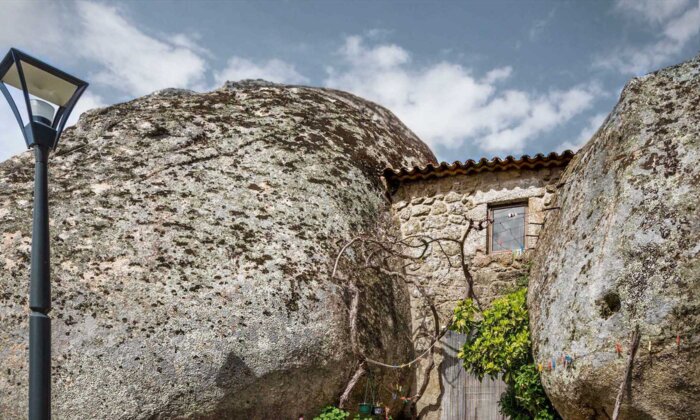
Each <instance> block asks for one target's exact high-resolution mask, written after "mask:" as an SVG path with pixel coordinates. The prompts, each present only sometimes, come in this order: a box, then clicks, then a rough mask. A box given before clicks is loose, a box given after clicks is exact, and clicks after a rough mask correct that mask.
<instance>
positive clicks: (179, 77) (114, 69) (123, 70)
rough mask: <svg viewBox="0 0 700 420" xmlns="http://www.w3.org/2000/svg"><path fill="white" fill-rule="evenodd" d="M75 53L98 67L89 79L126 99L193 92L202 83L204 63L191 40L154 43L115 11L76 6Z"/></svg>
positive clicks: (90, 5)
mask: <svg viewBox="0 0 700 420" xmlns="http://www.w3.org/2000/svg"><path fill="white" fill-rule="evenodd" d="M76 6H77V12H78V16H79V20H80V22H79V24H80V32H81V33H80V35H81V36H80V37H79V41H77V46H76V47H77V48H76V51H77V52H79V53H80V54H81V55H82V56H83V57H84V58H86V59H88V60H91V61H94V62H96V63H98V64H100V65H101V69H100V70H99V71H98V72H97V74H95V75H94V76H93V77H92V79H93V80H95V81H97V82H99V83H104V84H106V85H110V86H112V87H115V88H117V89H119V90H122V91H125V92H128V93H129V94H132V95H143V94H147V93H150V92H152V91H154V90H158V89H163V88H167V87H178V88H187V87H193V86H195V85H197V84H199V83H201V81H202V80H203V78H204V76H205V72H206V64H205V61H204V59H203V58H202V57H201V56H200V55H199V54H198V52H197V50H198V48H196V47H193V45H194V44H195V43H194V41H192V40H189V39H187V38H186V37H185V36H184V35H182V34H178V35H177V36H176V37H175V38H174V41H168V40H159V39H156V38H154V37H152V36H149V35H147V34H145V33H144V32H142V31H141V30H139V29H138V28H137V27H136V26H135V25H134V24H133V23H131V22H129V21H128V20H127V18H126V17H125V16H124V13H123V12H122V11H121V10H120V9H118V8H117V7H113V6H108V5H104V4H99V3H88V2H79V3H77V5H76Z"/></svg>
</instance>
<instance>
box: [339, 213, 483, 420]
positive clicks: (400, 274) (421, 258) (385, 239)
mask: <svg viewBox="0 0 700 420" xmlns="http://www.w3.org/2000/svg"><path fill="white" fill-rule="evenodd" d="M462 217H463V225H464V226H465V227H464V230H463V231H462V233H461V235H460V237H459V238H450V237H435V238H434V237H431V236H428V235H409V236H406V237H403V238H401V237H398V236H397V235H393V234H391V233H389V232H387V231H386V230H382V229H377V232H379V233H376V234H373V235H358V236H356V237H354V238H351V239H350V240H349V241H348V242H346V243H345V244H344V245H343V246H342V247H341V249H340V251H339V252H338V255H337V257H336V259H335V264H334V265H333V272H332V275H331V277H332V278H333V279H335V280H342V281H343V283H344V285H345V286H346V287H347V288H348V289H349V291H350V293H351V295H352V299H351V302H350V310H349V323H350V342H351V348H352V351H353V353H354V354H355V355H356V356H357V357H358V359H359V360H360V365H359V367H358V369H357V370H356V372H355V374H354V375H353V376H352V378H351V380H350V382H349V383H348V384H347V387H346V389H345V391H344V392H343V394H342V397H341V399H340V406H341V407H342V406H343V405H345V404H346V403H347V400H348V398H349V396H350V394H351V392H352V389H353V388H354V386H355V385H356V383H357V382H358V380H359V379H360V377H361V376H362V375H363V374H365V373H366V364H373V365H376V366H381V367H384V368H390V369H401V368H406V367H410V366H412V365H413V364H415V363H417V362H419V361H420V360H421V359H423V358H424V357H426V356H428V355H429V356H430V358H429V361H428V364H427V366H426V367H425V370H424V372H423V373H424V374H423V380H422V382H421V384H420V386H417V387H416V389H415V394H413V395H412V396H410V397H408V398H405V399H406V400H410V403H411V404H412V406H411V411H412V412H413V413H414V416H415V406H416V403H417V402H418V401H419V400H420V398H421V397H422V396H423V393H424V392H425V390H426V388H427V386H428V381H429V378H430V373H431V371H432V369H433V368H434V366H435V360H434V353H435V346H436V344H437V343H438V342H439V341H440V339H442V337H443V336H444V335H445V333H446V332H447V331H448V330H449V327H450V325H451V323H452V319H451V318H450V320H449V321H448V323H447V325H445V326H444V327H442V328H441V327H440V317H439V313H438V310H437V308H436V306H435V303H434V302H433V300H432V297H431V296H430V295H429V294H428V293H427V291H426V290H425V288H424V287H423V286H422V285H421V283H420V281H419V279H418V278H417V277H419V276H418V275H417V274H412V272H415V271H417V270H418V268H419V267H420V266H421V264H423V263H424V262H425V260H426V259H427V258H428V257H430V256H437V257H438V258H444V259H445V260H446V261H447V263H448V272H447V274H449V273H451V272H452V270H457V271H458V272H461V274H462V275H463V277H464V280H465V284H466V290H467V292H466V296H464V297H465V298H471V299H473V301H474V302H475V303H476V305H477V307H478V308H479V310H482V304H481V301H480V300H479V298H478V296H477V295H476V293H475V291H474V279H473V277H472V275H471V269H470V265H471V260H470V259H469V258H467V255H466V250H465V248H466V244H467V240H468V238H469V236H470V234H471V233H473V232H475V231H482V230H484V229H486V227H487V226H488V223H489V221H488V220H487V219H482V220H475V219H471V218H468V217H466V216H464V215H462ZM450 245H451V246H452V247H457V248H458V252H457V254H456V258H455V255H454V254H453V255H450V253H449V252H448V250H447V247H448V246H450ZM343 257H346V258H351V257H352V259H353V260H354V261H355V264H354V266H353V267H355V268H358V267H357V262H358V261H359V263H360V267H359V268H361V269H364V270H369V271H371V272H374V273H376V274H378V275H383V276H389V277H393V278H396V279H398V280H400V281H402V282H403V283H404V284H407V285H409V286H410V287H413V288H415V290H417V291H418V293H419V294H420V296H421V297H422V298H423V300H424V301H425V303H426V304H427V306H428V307H429V309H430V313H431V315H432V319H433V326H434V328H433V331H432V335H431V336H430V343H429V345H428V347H427V349H425V350H424V351H423V352H422V353H421V354H419V355H418V356H417V357H416V358H414V359H413V360H411V361H407V362H405V363H402V364H399V365H394V364H389V363H385V362H382V361H378V360H373V359H370V358H369V357H367V356H366V355H365V354H364V353H363V352H362V350H361V349H360V346H359V343H358V340H357V313H358V307H359V297H360V291H359V289H358V287H357V284H356V283H355V282H354V281H353V280H352V276H349V277H348V278H345V279H341V278H340V275H339V271H340V270H339V267H340V264H341V260H342V259H343ZM414 346H415V342H414Z"/></svg>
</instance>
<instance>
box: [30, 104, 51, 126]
mask: <svg viewBox="0 0 700 420" xmlns="http://www.w3.org/2000/svg"><path fill="white" fill-rule="evenodd" d="M29 106H30V107H31V108H32V116H33V117H34V121H38V122H40V123H43V124H46V125H51V122H52V121H53V116H54V113H55V112H56V110H55V109H54V108H53V106H52V105H51V104H50V103H48V102H46V101H42V100H41V99H30V100H29Z"/></svg>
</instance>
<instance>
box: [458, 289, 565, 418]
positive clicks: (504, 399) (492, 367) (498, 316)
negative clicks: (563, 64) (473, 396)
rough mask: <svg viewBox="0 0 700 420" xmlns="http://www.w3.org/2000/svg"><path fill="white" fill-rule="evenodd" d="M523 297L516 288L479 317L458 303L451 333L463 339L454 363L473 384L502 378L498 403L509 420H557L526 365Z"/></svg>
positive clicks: (536, 377) (530, 366) (470, 305)
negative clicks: (469, 375) (474, 378)
mask: <svg viewBox="0 0 700 420" xmlns="http://www.w3.org/2000/svg"><path fill="white" fill-rule="evenodd" d="M526 295H527V289H526V288H522V289H520V290H518V291H516V292H514V293H511V294H508V295H506V296H504V297H501V298H499V299H496V300H494V301H493V303H492V304H491V306H490V307H489V308H487V309H486V310H484V311H483V312H479V310H478V308H477V306H476V305H475V304H474V302H473V300H472V299H465V300H462V301H460V302H459V303H458V304H457V307H456V308H455V309H454V316H453V320H452V321H453V322H452V326H451V329H452V330H454V331H457V332H460V333H463V334H465V335H466V336H467V339H466V342H465V344H464V346H463V347H462V350H461V351H460V352H459V354H458V355H457V357H459V358H460V359H461V360H462V362H463V364H464V367H465V369H467V370H468V371H469V372H471V373H473V374H474V375H476V376H477V377H478V378H479V379H483V378H484V376H489V377H491V378H497V377H498V376H499V375H500V376H501V377H502V379H503V381H504V382H505V383H506V384H507V385H508V389H507V390H506V392H505V393H503V395H502V396H501V400H500V401H499V405H500V406H501V413H502V414H504V415H506V416H509V417H510V418H511V419H515V420H525V419H533V418H534V419H538V420H539V419H557V418H559V416H558V414H557V413H556V411H555V410H554V408H553V407H552V404H551V403H550V401H549V399H548V398H547V395H546V394H545V392H544V388H543V387H542V383H541V382H540V373H539V371H538V369H537V367H536V366H535V363H534V361H533V359H532V353H531V347H530V346H531V343H530V327H529V318H528V313H527V305H526Z"/></svg>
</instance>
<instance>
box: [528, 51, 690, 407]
mask: <svg viewBox="0 0 700 420" xmlns="http://www.w3.org/2000/svg"><path fill="white" fill-rule="evenodd" d="M562 180H563V185H562V187H561V190H560V194H559V197H558V202H559V206H560V207H561V209H560V211H558V212H556V213H557V214H556V215H553V217H550V218H549V220H547V221H546V225H545V228H544V230H543V233H542V234H541V236H540V243H539V246H538V249H537V255H536V260H535V263H534V265H533V268H532V274H531V279H530V290H529V296H528V304H529V307H530V325H531V328H532V333H533V348H534V352H535V357H536V359H537V360H538V361H541V362H543V363H545V364H546V363H547V360H549V359H550V358H552V357H555V358H556V360H559V358H560V357H561V356H562V355H563V354H569V355H571V356H573V357H574V360H575V362H574V367H573V368H569V369H562V366H561V365H559V366H557V367H556V369H555V370H553V371H551V372H550V371H545V372H544V374H543V382H544V386H545V389H546V390H547V393H548V394H549V396H550V398H551V399H552V401H553V402H554V405H555V406H556V408H557V410H559V412H560V413H561V414H562V415H563V416H564V418H566V419H588V418H596V419H606V418H609V416H611V415H612V411H613V407H614V404H615V397H616V395H617V392H618V389H619V388H620V385H621V383H622V380H623V375H624V370H625V365H626V363H627V358H628V357H627V354H628V351H629V348H630V344H631V343H630V337H631V334H632V332H633V331H634V330H635V328H636V327H637V326H639V330H640V333H641V345H640V347H639V350H638V352H637V356H636V358H635V360H634V367H633V372H632V375H631V382H630V385H629V388H628V393H627V396H626V398H625V401H624V405H623V407H622V408H623V409H622V414H621V417H620V418H624V419H646V418H656V419H691V418H692V419H697V418H700V400H698V397H697V395H698V394H699V393H700V258H699V254H700V57H696V58H694V59H693V60H691V61H688V62H686V63H683V64H681V65H678V66H675V67H670V68H667V69H664V70H661V71H659V72H656V73H653V74H649V75H647V76H644V77H641V78H638V79H634V80H632V81H631V82H630V83H629V84H628V85H627V86H626V87H625V89H624V91H623V92H622V95H621V98H620V102H619V103H618V105H617V106H616V107H615V109H614V110H613V112H612V113H611V115H610V116H609V117H608V119H607V120H606V121H605V123H604V124H603V126H602V128H601V129H600V130H599V131H598V132H597V133H596V134H595V136H594V137H593V138H592V139H591V141H589V143H588V144H587V145H586V146H585V147H584V148H583V149H581V151H580V152H578V154H577V155H576V157H575V158H574V160H573V161H572V162H571V163H570V164H569V166H568V168H567V170H566V172H565V174H564V177H563V178H562ZM677 337H680V346H678V345H677V341H676V340H677ZM616 343H619V344H620V345H621V346H622V354H621V355H620V356H618V355H617V353H616V351H615V350H616V349H615V345H616ZM556 360H555V361H556Z"/></svg>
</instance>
